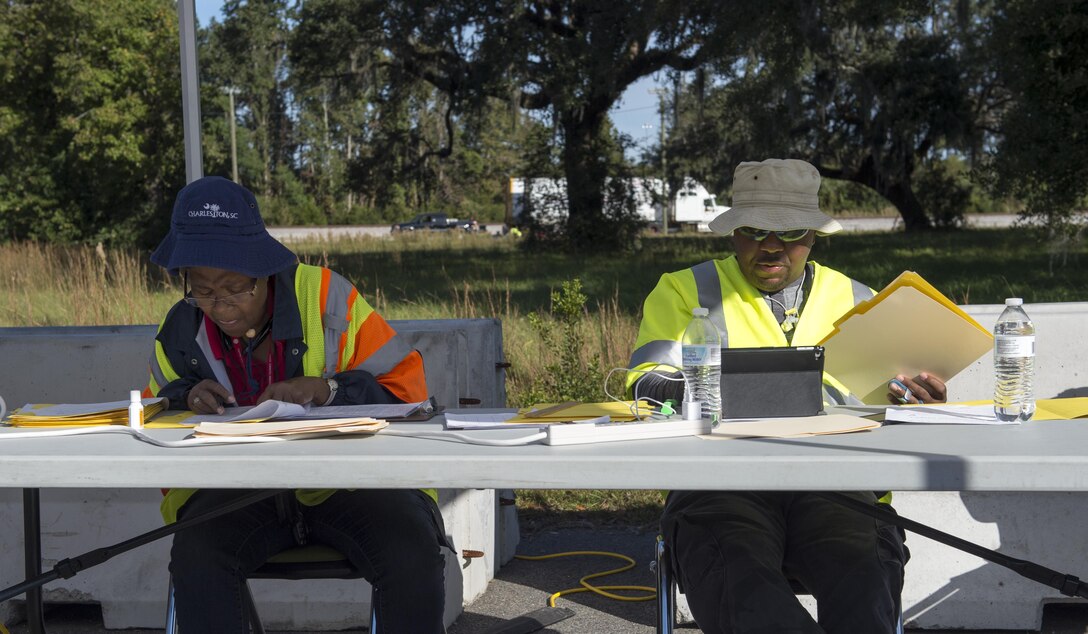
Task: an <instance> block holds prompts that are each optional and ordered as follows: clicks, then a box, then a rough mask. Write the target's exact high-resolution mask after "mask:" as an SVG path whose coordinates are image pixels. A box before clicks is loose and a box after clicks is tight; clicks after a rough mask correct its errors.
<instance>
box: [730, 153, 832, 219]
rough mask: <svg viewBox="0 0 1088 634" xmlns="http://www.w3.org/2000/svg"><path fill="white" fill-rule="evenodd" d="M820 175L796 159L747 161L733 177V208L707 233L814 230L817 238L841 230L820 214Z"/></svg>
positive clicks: (813, 168)
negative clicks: (746, 230)
mask: <svg viewBox="0 0 1088 634" xmlns="http://www.w3.org/2000/svg"><path fill="white" fill-rule="evenodd" d="M819 192H820V172H819V171H817V170H816V168H815V167H813V166H812V165H811V164H810V163H807V162H805V161H800V160H797V159H767V160H766V161H759V162H756V161H746V162H744V163H741V164H740V165H738V166H737V169H736V171H735V172H734V173H733V206H732V207H730V208H729V210H728V211H725V212H723V213H721V214H718V216H717V217H716V218H714V220H711V221H710V230H711V231H713V232H714V233H720V234H724V235H732V234H733V230H734V229H736V228H737V227H752V228H755V229H764V230H767V231H789V230H791V229H813V230H815V231H816V233H818V234H820V235H827V234H830V233H835V232H836V231H841V230H842V225H840V224H839V221H838V220H835V219H834V218H832V217H831V216H829V215H827V214H825V213H824V212H822V211H820V199H819Z"/></svg>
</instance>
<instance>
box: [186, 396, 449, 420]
mask: <svg viewBox="0 0 1088 634" xmlns="http://www.w3.org/2000/svg"><path fill="white" fill-rule="evenodd" d="M424 410H426V413H424ZM432 413H433V409H431V403H430V401H421V402H419V403H391V404H387V405H330V406H328V407H311V406H310V405H298V404H296V403H286V402H284V401H276V400H269V401H265V402H263V403H261V404H260V405H254V406H252V407H228V408H226V409H225V411H224V412H223V413H222V414H193V415H192V416H189V417H188V418H186V419H184V420H182V421H179V425H181V426H191V425H196V424H198V423H253V422H261V421H267V420H288V419H290V420H326V419H339V418H355V419H360V418H380V419H384V420H394V421H396V420H424V419H426V418H429V417H430V415H431V414H432ZM417 417H418V418H417Z"/></svg>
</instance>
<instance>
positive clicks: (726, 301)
mask: <svg viewBox="0 0 1088 634" xmlns="http://www.w3.org/2000/svg"><path fill="white" fill-rule="evenodd" d="M811 264H812V266H813V270H814V275H813V280H812V288H811V290H810V291H809V292H808V296H807V298H806V299H805V309H804V311H802V313H801V315H800V318H799V320H798V322H797V324H796V325H795V326H794V333H793V341H792V342H791V343H792V345H794V346H812V345H816V344H818V343H819V342H820V341H822V340H823V338H824V337H825V336H827V334H828V333H830V332H831V330H832V328H833V327H834V323H835V320H836V319H838V318H839V317H841V316H842V315H843V314H844V313H846V312H847V311H848V310H850V309H851V308H853V307H854V305H855V304H857V303H859V302H861V301H864V300H866V299H869V298H871V297H872V296H873V294H874V293H873V290H872V289H871V288H869V287H868V286H865V285H864V284H862V283H860V282H857V281H855V280H852V279H850V278H848V277H846V276H845V275H843V274H842V273H839V272H838V271H835V270H833V269H829V268H827V267H825V266H821V265H819V264H817V263H816V262H811ZM696 306H702V307H703V308H706V309H708V310H709V311H710V319H711V321H713V322H714V325H715V326H717V327H718V331H719V332H720V333H721V335H722V347H728V348H751V347H767V346H787V345H791V343H788V342H787V341H786V335H785V333H783V332H782V328H781V326H780V325H779V324H778V321H777V320H776V319H775V318H774V313H772V312H771V309H770V307H769V306H767V301H766V300H765V299H764V298H763V295H762V294H761V293H760V292H759V289H757V288H755V287H754V286H752V285H751V284H750V283H748V281H747V280H746V279H745V278H744V274H743V273H742V272H741V270H740V265H739V263H738V262H737V258H736V256H732V257H730V258H728V259H725V260H711V261H708V262H703V263H701V264H697V265H695V266H693V267H691V268H689V269H684V270H683V271H677V272H675V273H666V274H664V275H662V276H661V279H660V281H658V283H657V286H656V287H654V290H653V291H652V292H651V293H650V294H649V296H647V298H646V303H645V304H644V306H643V310H642V323H641V324H640V325H639V332H638V339H637V340H636V342H635V351H634V352H633V353H632V354H631V361H630V363H629V364H628V366H627V367H629V368H631V369H632V371H631V372H628V374H627V389H628V390H629V391H630V390H631V388H632V386H633V385H634V383H635V382H636V381H637V380H638V379H639V378H640V377H641V376H642V374H643V372H645V371H648V370H654V369H657V370H661V371H663V372H674V371H676V370H679V369H680V366H681V351H680V339H681V337H682V336H683V334H684V328H686V327H687V325H688V322H689V321H691V309H692V308H694V307H696ZM824 392H825V398H826V399H827V400H828V401H829V402H830V403H843V402H845V401H846V399H847V398H849V396H848V395H849V391H848V390H847V389H846V388H845V387H844V386H843V385H842V384H841V383H839V382H838V381H837V380H835V378H834V377H832V376H830V375H828V374H826V373H825V374H824Z"/></svg>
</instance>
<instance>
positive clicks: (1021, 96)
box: [990, 0, 1088, 229]
mask: <svg viewBox="0 0 1088 634" xmlns="http://www.w3.org/2000/svg"><path fill="white" fill-rule="evenodd" d="M998 7H999V10H998V12H997V17H996V18H995V20H994V31H993V38H992V40H991V42H992V46H991V49H990V50H991V51H992V54H993V56H994V59H995V61H996V67H997V71H998V73H999V75H1000V77H1001V79H1002V81H1003V82H1004V85H1005V86H1006V87H1007V89H1008V91H1009V93H1010V94H1012V95H1015V99H1014V100H1013V102H1012V103H1011V105H1010V107H1009V108H1008V110H1007V111H1006V112H1005V113H1004V117H1003V118H1002V120H1001V125H1000V130H999V137H998V144H997V152H996V154H995V155H994V156H993V161H992V163H991V168H992V169H993V172H992V173H991V176H992V185H993V186H994V188H995V190H996V191H997V192H998V193H1000V194H1003V195H1013V196H1016V197H1018V198H1020V199H1022V200H1023V201H1024V202H1025V203H1026V211H1027V212H1028V213H1029V214H1031V215H1035V216H1039V217H1041V218H1043V219H1044V220H1046V221H1047V224H1048V226H1050V227H1051V228H1052V229H1061V228H1062V225H1065V224H1067V223H1069V222H1070V221H1071V220H1072V217H1071V212H1072V211H1073V210H1074V209H1076V208H1077V207H1078V206H1082V205H1083V204H1084V197H1085V196H1086V195H1088V2H1084V1H1078V2H1027V1H1023V0H1006V1H1004V2H999V3H998Z"/></svg>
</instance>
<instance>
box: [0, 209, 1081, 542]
mask: <svg viewBox="0 0 1088 634" xmlns="http://www.w3.org/2000/svg"><path fill="white" fill-rule="evenodd" d="M291 247H292V248H293V249H294V250H295V251H296V252H297V253H299V255H300V257H301V258H302V259H303V260H304V261H306V262H309V263H314V264H324V265H327V266H330V267H331V268H333V269H335V270H337V271H339V272H341V273H343V274H344V275H345V276H346V277H347V278H348V279H350V280H352V281H353V282H354V283H355V284H356V285H357V286H358V287H359V290H360V291H361V292H362V293H363V295H364V296H365V297H366V298H367V299H368V301H370V302H371V304H373V305H374V306H375V308H377V309H378V310H379V312H381V313H382V314H383V315H384V316H385V317H387V318H389V319H438V318H471V317H497V318H499V319H501V320H502V322H503V340H504V344H505V348H506V350H505V353H506V357H507V361H509V362H510V363H511V366H512V367H511V369H510V371H509V373H508V378H507V395H508V403H509V404H510V405H516V406H521V405H526V404H531V402H536V401H537V400H540V399H546V398H548V397H549V394H548V390H549V389H551V388H552V385H551V384H550V383H548V381H547V380H546V377H547V375H548V373H549V371H550V370H555V369H557V368H559V369H560V371H563V372H567V371H569V372H579V371H584V370H585V369H586V367H588V366H590V365H592V364H596V366H597V367H599V368H601V369H603V370H605V371H607V369H609V368H613V367H621V366H624V365H626V362H627V358H628V355H629V354H630V351H631V346H632V344H633V342H634V340H635V335H636V334H637V330H638V319H639V312H640V310H641V303H642V301H643V299H644V298H645V296H646V294H647V293H648V292H649V291H650V289H652V288H653V286H654V284H655V283H656V282H657V279H658V277H659V276H660V275H661V274H662V273H664V272H667V271H674V270H678V269H682V268H685V267H688V266H691V265H692V264H695V263H698V262H701V261H703V260H707V259H711V258H714V257H722V256H724V255H726V254H728V253H730V246H729V241H728V240H727V239H724V238H719V237H715V236H708V235H681V236H669V237H647V238H644V239H643V240H642V243H641V248H640V249H639V250H638V251H637V252H635V253H630V254H613V253H586V254H582V255H580V256H570V255H563V254H559V253H547V252H544V253H528V252H525V251H523V250H521V249H520V248H518V245H517V244H516V243H515V242H514V241H512V240H511V239H508V238H495V237H491V236H482V235H476V236H474V235H467V234H435V235H404V236H401V237H398V238H396V239H389V238H358V239H345V240H340V241H334V242H327V241H314V242H301V243H293V244H291ZM1085 251H1086V247H1085V245H1083V244H1066V243H1055V242H1051V241H1048V240H1046V239H1044V238H1042V237H1040V236H1039V235H1038V234H1036V233H1034V232H1032V231H1029V230H1026V229H1015V228H1014V229H986V230H983V229H978V230H959V231H945V232H931V233H925V234H917V235H906V234H899V233H873V234H850V235H837V236H832V237H828V238H820V239H819V240H818V241H817V244H816V247H815V248H814V250H813V258H814V259H815V260H817V261H819V262H821V263H822V264H826V265H829V266H831V267H833V268H836V269H838V270H840V271H842V272H844V273H846V274H847V275H849V276H850V277H853V278H855V279H858V280H861V281H863V282H865V283H867V284H869V285H870V286H873V287H875V288H877V289H879V288H881V287H882V286H884V285H885V284H887V283H888V282H890V281H891V280H892V279H893V278H894V277H895V276H896V275H898V274H899V273H900V272H902V271H903V270H908V269H909V270H913V271H916V272H918V273H919V274H921V275H922V277H924V278H926V279H927V280H928V281H929V282H930V283H932V284H933V285H934V286H936V287H937V288H938V289H939V290H940V291H941V292H943V293H944V294H945V295H947V296H948V297H949V298H951V299H952V300H953V301H955V302H957V303H960V304H992V303H1001V302H1002V301H1003V300H1004V298H1005V297H1013V296H1017V297H1023V298H1024V301H1025V302H1026V303H1038V302H1062V301H1085V300H1086V299H1088V277H1086V276H1085V275H1084V274H1083V273H1082V268H1081V267H1082V265H1083V263H1084V262H1085V255H1086V253H1085ZM575 278H577V279H579V280H580V281H581V284H582V292H583V293H584V294H585V295H586V297H587V300H586V301H585V305H584V309H583V310H582V311H580V312H581V315H580V316H576V317H577V319H575V320H574V322H573V323H572V324H571V325H570V327H571V328H573V330H569V331H568V330H564V329H563V325H562V324H561V321H562V316H561V315H556V314H553V307H552V304H551V296H552V292H553V291H555V290H557V289H560V288H561V286H562V284H563V283H564V282H567V283H569V282H570V281H571V280H573V279H575ZM180 296H181V289H180V287H179V286H178V285H177V283H176V282H174V281H172V280H169V279H167V278H165V277H164V276H163V274H162V273H161V271H159V270H157V269H156V268H154V267H152V265H150V264H149V262H148V261H147V254H146V253H139V252H135V251H121V250H109V249H106V250H102V249H99V250H96V249H94V248H91V247H56V246H44V245H37V244H7V245H0V326H61V325H107V324H108V325H114V324H147V323H158V321H159V320H160V319H161V318H162V316H163V315H164V314H165V312H166V310H167V309H168V308H169V307H170V305H172V304H173V303H174V302H175V301H176V299H177V298H178V297H180ZM542 329H544V330H546V331H547V332H550V333H551V335H550V336H551V337H553V339H554V338H555V337H557V336H567V335H568V334H571V333H573V335H574V336H576V337H578V338H580V339H581V341H582V345H581V346H580V347H579V349H578V350H577V357H578V361H577V364H581V366H582V367H581V368H578V367H573V368H572V367H569V366H571V365H576V364H575V363H571V362H570V360H569V359H562V358H561V357H560V356H559V353H558V352H557V351H556V346H551V345H547V343H546V337H542ZM586 376H588V375H586ZM542 377H544V378H542ZM616 385H618V384H616ZM580 397H583V398H594V399H597V400H603V399H604V398H605V396H604V392H603V390H602V389H601V386H599V385H595V386H586V392H585V394H584V395H580ZM551 398H555V396H554V395H553V396H551ZM520 495H521V501H520V504H521V505H522V507H523V508H529V509H536V510H538V511H540V512H545V511H551V510H573V511H576V512H582V511H584V512H587V513H590V512H593V511H600V512H607V511H609V510H611V509H614V508H622V509H625V510H627V511H628V512H629V513H630V514H633V516H634V519H633V521H634V522H636V523H645V522H644V520H645V519H646V518H652V517H654V516H655V513H656V512H657V509H658V508H659V505H660V498H659V496H658V494H657V493H656V492H639V493H631V492H571V493H567V494H557V493H554V492H528V491H526V492H521V494H520Z"/></svg>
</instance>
